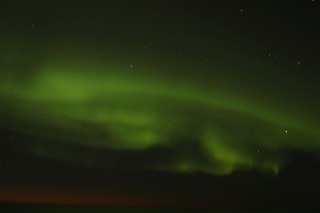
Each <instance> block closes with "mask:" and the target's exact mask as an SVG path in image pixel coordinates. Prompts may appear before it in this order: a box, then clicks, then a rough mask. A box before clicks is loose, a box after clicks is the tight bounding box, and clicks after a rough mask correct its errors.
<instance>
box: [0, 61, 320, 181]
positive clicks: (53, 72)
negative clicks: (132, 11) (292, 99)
mask: <svg viewBox="0 0 320 213" xmlns="http://www.w3.org/2000/svg"><path fill="white" fill-rule="evenodd" d="M119 69H121V67H120V68H117V67H114V66H113V67H112V66H107V65H101V66H99V67H97V66H91V67H90V65H83V66H80V65H77V66H71V65H70V63H69V65H67V64H59V65H51V66H47V67H44V68H41V69H40V70H39V71H38V72H35V73H34V74H33V75H32V77H29V78H28V79H27V80H25V81H24V82H22V83H21V81H19V80H17V78H15V77H14V76H10V77H8V76H7V77H6V78H5V79H6V81H3V80H2V82H1V92H2V93H1V101H2V104H3V105H4V106H5V107H3V110H4V111H3V114H6V115H7V117H9V118H10V116H11V119H13V120H14V121H15V129H17V130H19V131H20V132H22V133H24V134H27V135H31V136H32V137H34V139H33V141H32V142H30V145H29V146H28V147H27V150H29V152H31V153H33V154H35V155H39V156H42V157H48V158H54V159H58V160H61V161H67V162H72V163H78V164H82V165H85V166H90V167H99V168H102V169H109V167H110V165H112V166H117V162H116V161H115V162H101V159H99V158H98V157H96V156H95V154H94V153H90V152H89V154H88V153H87V154H86V155H83V154H81V153H78V152H77V147H88V148H94V149H101V150H119V151H137V152H139V153H143V152H145V151H148V150H152V149H162V150H165V152H169V153H172V152H173V153H174V156H175V157H171V158H170V159H163V161H162V160H156V161H150V162H141V163H140V164H139V165H134V166H133V165H130V163H129V165H127V166H128V167H131V166H132V167H138V168H141V169H151V170H164V171H173V172H187V173H189V172H196V171H201V172H205V173H210V174H216V175H226V174H230V173H232V172H233V171H235V170H238V169H257V170H260V171H262V172H268V173H269V172H271V173H274V174H277V173H278V172H279V170H280V169H281V168H282V167H283V166H284V165H285V163H286V162H287V160H288V159H289V157H290V156H289V155H288V154H286V153H287V152H288V151H290V150H303V151H305V152H308V153H310V154H313V155H316V153H318V152H319V139H320V134H319V131H318V127H319V125H310V126H308V125H306V124H303V125H301V123H302V121H303V120H302V117H303V114H302V113H301V114H294V115H292V114H288V113H285V111H284V110H283V108H284V109H288V108H292V106H289V104H286V103H285V101H286V100H284V102H283V103H281V104H280V105H281V108H280V107H278V108H277V106H275V105H272V104H269V105H268V104H265V103H266V102H256V101H254V100H255V98H254V94H253V95H251V97H250V96H249V97H245V98H244V97H241V98H236V97H235V96H234V95H233V94H237V93H236V91H233V92H232V91H230V90H227V89H226V88H225V87H221V85H219V82H217V84H216V85H215V84H214V83H213V84H211V86H210V88H209V89H208V88H206V87H205V86H203V85H201V84H200V83H199V84H197V85H194V84H193V85H192V84H190V82H188V81H183V80H181V79H179V78H178V77H176V78H175V80H172V78H171V81H166V80H165V78H162V79H161V77H145V76H146V75H145V73H146V71H145V70H142V71H141V70H139V68H136V67H135V66H132V65H129V68H128V69H129V72H128V71H127V70H125V71H122V72H119ZM115 70H116V71H115ZM159 72H160V71H159ZM212 85H214V86H212ZM278 104H279V103H278ZM283 106H285V107H283ZM298 111H299V109H295V111H294V112H298ZM310 123H311V124H315V123H317V120H316V119H314V120H313V121H312V119H311V118H310ZM57 141H59V143H58V142H57ZM61 142H62V143H61ZM194 143H195V144H196V146H197V148H198V151H199V153H198V154H199V155H200V156H201V158H199V156H197V154H194V153H192V144H194ZM184 146H186V147H191V148H189V149H191V150H189V151H187V153H184V152H185V151H186V150H185V149H184V148H182V149H180V148H181V147H184ZM68 147H69V148H68ZM70 147H72V148H70ZM109 160H110V159H109Z"/></svg>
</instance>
